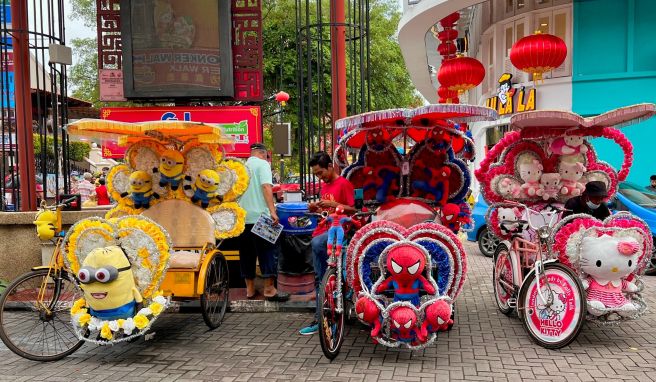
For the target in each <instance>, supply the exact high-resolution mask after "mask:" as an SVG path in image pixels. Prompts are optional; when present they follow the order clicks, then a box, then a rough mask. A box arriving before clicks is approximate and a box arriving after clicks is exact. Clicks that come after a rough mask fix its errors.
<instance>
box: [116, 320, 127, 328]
mask: <svg viewBox="0 0 656 382" xmlns="http://www.w3.org/2000/svg"><path fill="white" fill-rule="evenodd" d="M124 322H125V320H124V319H122V318H119V319H118V320H116V323H117V324H118V327H119V328H121V329H122V328H123V323H124Z"/></svg>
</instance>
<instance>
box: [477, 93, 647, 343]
mask: <svg viewBox="0 0 656 382" xmlns="http://www.w3.org/2000/svg"><path fill="white" fill-rule="evenodd" d="M655 111H656V108H655V105H653V104H639V105H633V106H629V107H624V108H620V109H616V110H612V111H609V112H607V113H604V114H601V115H598V116H596V117H593V118H583V117H581V116H579V115H577V114H575V113H572V112H565V111H533V112H526V113H522V114H517V115H515V116H513V117H512V118H511V119H510V125H511V129H512V131H511V132H509V133H507V134H506V135H505V136H504V137H503V138H502V139H501V140H500V141H499V142H498V143H497V144H496V145H495V146H494V147H493V148H492V149H491V150H490V151H489V152H488V153H487V156H486V157H485V159H484V160H483V161H482V162H481V165H480V167H479V168H478V169H477V170H476V177H477V179H478V180H479V181H480V183H481V191H482V195H483V197H484V198H485V199H486V200H487V201H488V202H489V203H492V204H491V206H490V208H489V210H488V214H487V216H486V219H487V224H488V227H491V229H492V230H493V231H494V233H495V235H496V236H498V237H499V238H501V240H502V242H501V244H500V245H499V246H498V247H497V249H496V251H495V254H494V271H493V283H494V286H493V290H494V295H495V300H496V303H497V306H498V308H499V310H500V311H501V312H502V313H504V314H506V315H510V314H511V313H512V312H515V311H516V312H517V314H518V316H519V318H520V319H521V320H522V322H523V324H524V327H525V329H526V331H527V332H528V334H529V335H530V336H531V338H532V339H533V340H534V341H535V342H537V343H538V344H540V345H541V346H543V347H546V348H560V347H563V346H566V345H567V344H569V343H570V342H571V341H573V340H574V339H575V338H576V336H577V335H578V333H579V331H580V329H581V326H582V324H583V322H584V321H586V320H587V321H589V322H594V323H598V324H613V323H621V322H623V321H625V320H631V319H636V318H638V317H640V315H642V314H643V313H644V312H645V310H646V307H647V306H646V303H645V300H644V298H643V297H642V294H643V292H644V284H643V282H642V281H641V279H640V276H641V275H642V274H643V273H644V270H645V267H646V265H647V262H648V261H649V260H650V257H651V253H652V249H653V242H652V234H651V233H650V230H649V227H648V226H647V225H646V224H645V223H644V222H643V221H641V220H640V219H638V218H637V217H635V216H632V215H630V214H628V213H617V214H614V215H611V216H610V217H608V218H606V219H605V220H603V221H601V220H599V219H596V218H594V217H592V216H591V215H586V214H573V211H568V210H566V209H565V208H564V203H565V202H567V201H568V200H569V199H570V198H573V197H576V196H579V195H581V194H582V193H583V192H584V191H585V190H586V184H588V183H589V182H601V183H603V187H601V188H605V189H606V190H607V195H608V198H612V196H613V195H614V194H615V193H616V192H617V189H618V183H619V182H621V181H623V180H625V179H626V177H627V176H628V173H629V170H630V168H631V164H632V161H633V149H632V145H631V142H630V141H629V140H628V139H627V138H626V136H625V135H624V134H623V133H622V132H621V131H620V130H619V128H621V127H623V126H627V125H631V124H634V123H638V122H640V121H642V120H644V119H647V118H650V117H651V116H653V115H654V113H655ZM590 138H597V139H607V140H611V141H613V142H614V143H616V144H617V145H618V146H619V147H620V149H621V150H622V152H623V154H624V159H623V163H622V165H621V167H620V169H619V171H616V170H615V169H614V168H613V167H611V166H610V165H609V164H608V163H606V162H603V161H602V160H600V159H599V158H598V157H597V155H596V152H595V149H594V147H593V145H592V144H591V143H590V142H589V141H588V139H590ZM596 184H597V185H599V184H600V183H596ZM588 203H591V202H590V201H589V200H588ZM590 208H598V207H595V206H594V205H593V206H591V207H590ZM566 215H569V216H567V217H565V218H563V216H566Z"/></svg>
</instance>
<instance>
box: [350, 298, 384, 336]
mask: <svg viewBox="0 0 656 382" xmlns="http://www.w3.org/2000/svg"><path fill="white" fill-rule="evenodd" d="M355 313H356V314H357V315H358V318H359V319H360V320H361V321H364V322H366V323H368V324H369V325H371V337H372V338H376V337H378V336H379V335H380V329H381V323H380V319H381V317H380V308H378V305H376V303H375V302H374V301H373V300H372V299H371V298H370V297H367V296H363V297H360V298H359V299H358V301H357V302H356V303H355Z"/></svg>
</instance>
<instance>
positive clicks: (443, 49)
mask: <svg viewBox="0 0 656 382" xmlns="http://www.w3.org/2000/svg"><path fill="white" fill-rule="evenodd" d="M456 51H457V49H456V44H454V43H453V42H452V41H449V42H443V43H441V44H440V45H438V46H437V52H438V53H439V54H440V56H452V55H454V54H456Z"/></svg>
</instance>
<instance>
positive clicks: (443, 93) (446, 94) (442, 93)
mask: <svg viewBox="0 0 656 382" xmlns="http://www.w3.org/2000/svg"><path fill="white" fill-rule="evenodd" d="M437 96H438V97H440V103H458V102H459V100H458V92H457V91H453V90H449V89H447V88H446V87H444V86H440V87H439V88H438V89H437ZM442 101H444V102H442Z"/></svg>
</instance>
